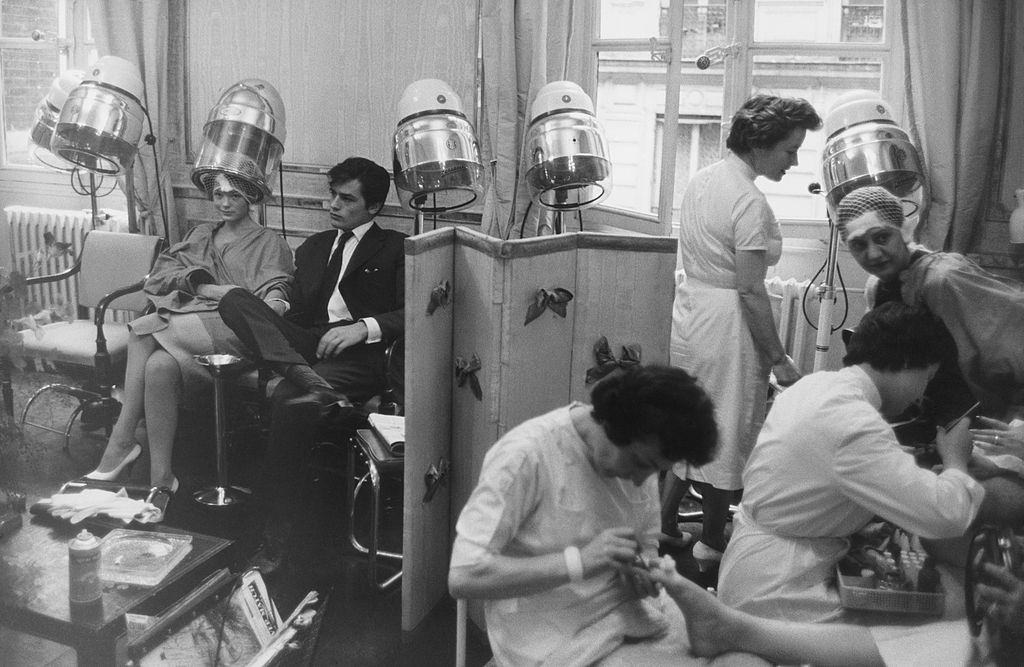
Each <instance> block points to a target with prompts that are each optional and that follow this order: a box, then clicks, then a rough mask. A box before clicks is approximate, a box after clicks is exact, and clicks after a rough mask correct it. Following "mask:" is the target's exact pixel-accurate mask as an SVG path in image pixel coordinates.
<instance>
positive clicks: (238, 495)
mask: <svg viewBox="0 0 1024 667" xmlns="http://www.w3.org/2000/svg"><path fill="white" fill-rule="evenodd" d="M251 495H252V492H251V491H249V490H248V489H243V488H242V487H240V486H210V487H207V488H205V489H200V490H199V491H196V492H195V493H194V494H192V498H193V500H195V501H196V502H197V503H199V504H201V505H209V506H210V507H228V506H230V505H239V504H241V503H244V502H245V501H247V500H248V499H249V496H251Z"/></svg>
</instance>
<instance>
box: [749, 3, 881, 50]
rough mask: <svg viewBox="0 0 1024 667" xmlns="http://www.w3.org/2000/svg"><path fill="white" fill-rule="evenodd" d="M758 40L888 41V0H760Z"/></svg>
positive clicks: (756, 26)
mask: <svg viewBox="0 0 1024 667" xmlns="http://www.w3.org/2000/svg"><path fill="white" fill-rule="evenodd" d="M754 12H755V14H754V41H755V42H809V43H815V44H836V43H845V42H858V43H872V44H880V43H881V42H882V41H884V38H885V34H884V30H883V26H884V23H885V21H884V19H885V0H842V2H841V3H840V2H835V1H829V0H757V1H756V3H755V7H754Z"/></svg>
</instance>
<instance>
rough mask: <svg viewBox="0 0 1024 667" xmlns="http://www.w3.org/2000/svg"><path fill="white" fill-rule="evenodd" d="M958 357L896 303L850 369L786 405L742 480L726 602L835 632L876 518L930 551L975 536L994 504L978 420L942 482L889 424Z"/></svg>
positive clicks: (858, 338)
mask: <svg viewBox="0 0 1024 667" xmlns="http://www.w3.org/2000/svg"><path fill="white" fill-rule="evenodd" d="M955 353H956V347H955V344H954V342H953V339H952V336H950V334H949V332H948V331H947V330H946V328H945V327H943V326H942V324H941V323H940V322H939V321H938V320H937V319H936V318H935V317H934V316H932V315H931V314H930V313H929V312H928V311H927V310H925V309H923V308H917V307H913V306H907V305H905V304H902V303H887V304H884V305H883V306H880V307H879V308H876V309H874V310H872V311H870V312H868V313H867V314H866V315H865V316H864V318H863V319H862V320H861V321H860V324H859V325H858V326H857V330H856V332H855V333H854V335H853V337H852V339H851V340H850V343H849V346H848V353H847V355H846V357H845V358H844V360H843V361H844V363H845V364H847V365H846V367H845V368H843V369H842V370H839V371H822V372H818V373H814V374H812V375H809V376H807V377H805V378H803V379H801V380H800V381H799V382H797V383H796V384H794V385H793V386H792V387H790V388H789V389H787V390H786V391H784V392H782V394H780V395H779V396H778V397H777V398H776V400H775V403H774V405H773V406H772V411H771V413H769V415H768V419H767V420H766V421H765V424H764V428H763V429H762V430H761V435H760V437H759V438H758V441H757V445H756V446H755V447H754V451H753V452H752V453H751V455H750V460H749V462H748V463H747V467H746V469H745V470H744V472H743V485H744V495H743V502H742V504H741V505H740V509H739V512H737V514H736V517H735V525H734V528H733V534H732V539H731V541H730V542H729V546H728V548H727V549H726V550H725V558H724V559H723V561H722V567H721V572H720V573H719V580H718V586H719V599H721V600H722V602H724V603H725V604H727V605H729V606H731V607H734V608H737V609H740V610H743V611H746V612H749V613H751V614H755V615H758V616H763V617H766V618H775V619H780V620H789V621H825V620H831V619H834V618H836V617H838V616H839V614H840V613H841V607H840V604H839V595H838V592H837V591H836V589H835V587H834V586H833V580H834V578H835V577H834V573H835V567H836V564H837V563H838V562H839V560H840V559H841V558H842V557H843V556H844V555H845V554H846V552H847V550H848V549H849V540H848V538H849V537H850V536H851V535H853V534H854V533H856V532H857V531H858V530H860V529H861V528H863V527H864V526H865V525H867V524H868V522H870V521H871V520H872V519H873V518H874V517H876V516H880V517H881V518H883V519H885V520H887V521H890V522H892V523H894V524H896V525H897V526H900V527H901V528H903V529H905V530H907V531H909V532H911V533H913V534H915V535H918V536H919V537H925V538H930V539H939V538H952V537H958V536H961V535H963V534H964V533H965V532H966V531H967V530H968V528H969V527H970V526H971V524H972V522H973V521H974V519H975V517H976V516H977V514H978V510H979V508H980V507H981V504H982V500H983V499H984V497H985V490H984V489H983V487H982V486H981V484H980V483H979V482H978V481H977V480H975V479H973V478H972V477H971V476H970V475H969V474H968V473H967V465H968V462H969V460H970V456H971V438H970V433H969V432H968V426H969V421H970V420H968V419H960V420H959V421H958V422H957V423H956V424H955V425H953V426H951V427H950V429H949V430H948V431H947V430H945V429H940V432H939V434H938V437H937V441H936V448H937V450H938V452H939V455H940V456H941V457H942V462H943V464H944V469H943V471H942V472H941V473H939V474H936V473H934V472H932V471H931V470H927V469H925V468H921V467H919V466H918V465H917V462H916V461H915V459H914V456H913V455H912V454H910V453H907V452H906V451H904V450H903V449H901V448H900V447H899V444H898V442H897V440H896V434H895V433H893V430H892V428H891V427H890V426H889V424H888V423H887V422H886V421H885V417H884V416H892V415H898V414H900V413H901V412H902V411H903V410H905V409H907V407H908V406H909V405H911V404H912V403H913V402H915V401H918V400H920V399H921V396H922V395H923V394H924V390H925V387H926V385H927V384H928V382H929V381H930V380H931V378H932V377H934V375H935V373H936V371H937V370H938V368H939V363H940V362H941V361H942V360H944V359H948V358H949V357H951V356H953V355H955Z"/></svg>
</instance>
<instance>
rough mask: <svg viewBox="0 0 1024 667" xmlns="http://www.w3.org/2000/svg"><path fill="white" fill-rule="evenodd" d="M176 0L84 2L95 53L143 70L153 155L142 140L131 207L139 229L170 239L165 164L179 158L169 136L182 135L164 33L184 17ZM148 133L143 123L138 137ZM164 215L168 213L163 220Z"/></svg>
mask: <svg viewBox="0 0 1024 667" xmlns="http://www.w3.org/2000/svg"><path fill="white" fill-rule="evenodd" d="M181 2H182V0H167V1H163V0H161V1H158V2H139V1H138V0H89V4H88V8H89V19H90V21H91V22H92V28H93V33H94V35H95V37H96V46H97V50H98V52H99V55H100V56H105V55H112V56H118V57H121V58H124V59H125V60H128V61H130V62H132V63H135V64H136V65H137V66H138V68H139V71H140V72H141V73H142V81H143V84H144V86H145V89H146V95H145V99H144V100H142V103H143V104H144V105H145V107H146V109H147V111H148V112H149V116H150V119H151V120H152V123H153V135H154V136H155V137H156V144H155V148H156V154H157V159H154V157H153V147H152V146H149V145H145V144H144V145H143V146H142V147H141V148H140V150H139V157H138V159H136V161H135V165H134V169H133V176H134V186H135V208H136V214H137V216H138V224H139V230H140V231H142V232H144V233H148V234H157V235H160V236H163V235H164V234H165V229H166V230H167V236H169V237H170V238H168V239H167V240H168V241H169V242H174V241H176V240H177V239H178V237H179V236H180V234H179V230H178V225H177V222H176V220H175V215H174V198H173V191H172V187H171V172H172V171H173V170H172V169H171V168H170V167H171V165H174V164H182V163H183V160H182V158H181V156H180V154H179V152H178V150H179V148H178V147H179V144H178V142H175V141H174V137H177V136H181V128H180V124H179V123H178V122H177V119H176V117H175V116H176V114H175V113H174V106H173V105H172V104H171V103H170V100H171V99H172V91H171V90H170V88H171V85H172V82H171V80H170V76H169V75H170V72H171V66H170V61H171V51H170V38H169V36H170V35H171V34H177V33H175V32H172V30H174V29H175V26H174V25H172V24H173V23H174V22H176V21H178V20H179V19H180V17H181V16H183V15H184V12H182V11H181V10H180V8H179V5H180V3H181ZM148 133H149V126H148V125H147V126H146V127H145V128H144V132H143V136H146V135H147V134H148ZM158 161H159V162H158ZM158 172H159V179H158V178H157V173H158ZM158 180H159V182H158ZM161 198H162V199H163V204H161ZM164 215H166V216H167V218H166V220H165V219H164Z"/></svg>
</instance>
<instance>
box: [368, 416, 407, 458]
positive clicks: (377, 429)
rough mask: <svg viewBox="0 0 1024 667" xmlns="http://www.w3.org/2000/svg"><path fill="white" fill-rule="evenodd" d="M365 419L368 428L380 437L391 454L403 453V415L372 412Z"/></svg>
mask: <svg viewBox="0 0 1024 667" xmlns="http://www.w3.org/2000/svg"><path fill="white" fill-rule="evenodd" d="M367 419H368V420H369V421H370V428H371V429H373V432H374V433H376V434H377V435H378V436H379V437H380V439H381V442H383V443H384V444H385V445H386V446H387V448H388V451H389V452H391V455H392V456H404V455H405V417H402V416H400V415H382V414H379V413H376V412H373V413H370V415H369V416H368V417H367Z"/></svg>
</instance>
